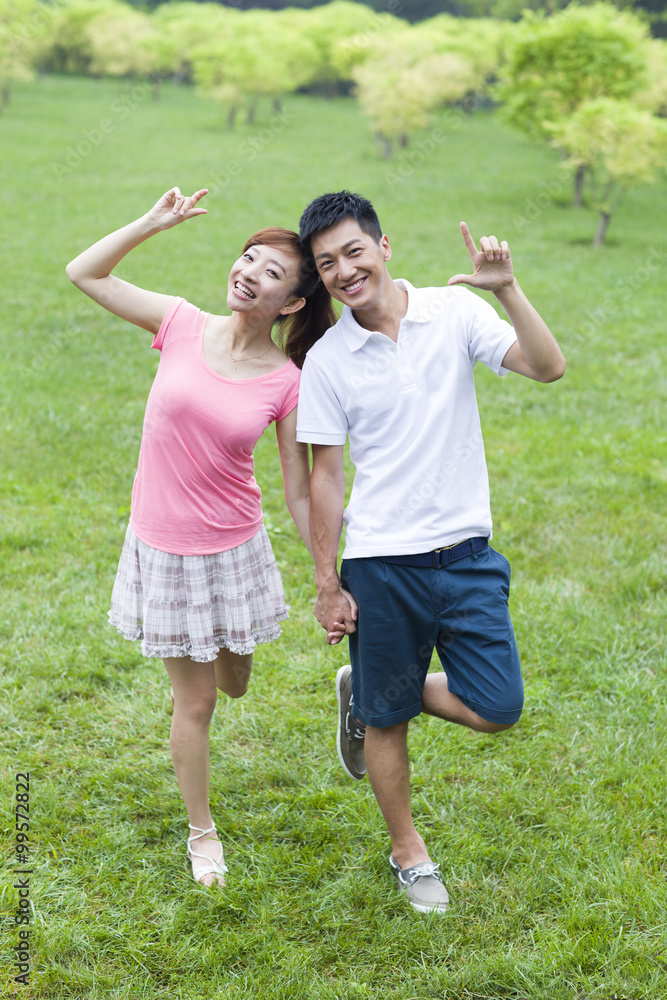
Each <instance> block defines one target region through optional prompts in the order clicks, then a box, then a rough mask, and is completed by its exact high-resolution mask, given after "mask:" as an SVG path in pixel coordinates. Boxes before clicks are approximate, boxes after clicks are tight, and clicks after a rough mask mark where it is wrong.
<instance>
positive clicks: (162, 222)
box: [146, 187, 208, 230]
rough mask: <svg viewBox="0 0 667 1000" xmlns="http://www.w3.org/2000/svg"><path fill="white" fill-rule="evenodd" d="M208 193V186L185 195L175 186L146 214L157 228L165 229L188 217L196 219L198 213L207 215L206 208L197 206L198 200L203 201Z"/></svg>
mask: <svg viewBox="0 0 667 1000" xmlns="http://www.w3.org/2000/svg"><path fill="white" fill-rule="evenodd" d="M206 194H208V188H202V189H201V190H200V191H195V193H194V194H191V195H183V194H181V191H180V188H177V187H173V188H172V189H171V190H170V191H167V192H166V194H163V195H162V197H161V198H160V200H159V201H157V202H156V203H155V205H154V206H153V208H151V210H150V212H148V213H147V214H146V219H147V220H148V221H149V222H150V223H151V225H152V226H153V227H154V228H155V229H158V230H165V229H171V228H172V226H177V225H178V224H179V222H185V220H186V219H194V218H195V216H197V215H206V214H207V213H206V209H205V208H197V202H199V201H201V199H202V198H203V197H204V195H206Z"/></svg>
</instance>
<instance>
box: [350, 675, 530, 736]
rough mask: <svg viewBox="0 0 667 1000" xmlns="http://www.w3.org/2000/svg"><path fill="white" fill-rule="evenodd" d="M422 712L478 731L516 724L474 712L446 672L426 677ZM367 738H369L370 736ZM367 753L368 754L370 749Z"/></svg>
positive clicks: (494, 729)
mask: <svg viewBox="0 0 667 1000" xmlns="http://www.w3.org/2000/svg"><path fill="white" fill-rule="evenodd" d="M422 712H426V714H427V715H435V716H436V717H437V718H438V719H446V720H447V722H456V723H458V725H460V726H467V727H468V729H474V730H475V732H477V733H499V732H500V731H501V730H502V729H511V728H512V726H513V725H514V723H513V722H508V723H502V722H489V721H488V720H487V719H483V718H482V717H481V715H478V714H477V713H476V712H473V710H472V709H471V708H468V707H467V706H466V705H464V704H463V702H462V701H461V699H460V698H458V697H457V696H456V695H455V694H452V692H451V691H450V690H449V687H448V684H447V677H446V675H445V674H429V675H428V677H427V678H426V681H425V683H424V691H423V693H422ZM366 739H367V740H368V736H367V737H366ZM366 753H367V754H368V751H366Z"/></svg>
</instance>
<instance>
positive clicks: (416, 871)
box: [401, 861, 442, 885]
mask: <svg viewBox="0 0 667 1000" xmlns="http://www.w3.org/2000/svg"><path fill="white" fill-rule="evenodd" d="M423 875H425V876H429V875H432V876H433V877H434V878H437V879H438V880H439V881H440V882H442V875H441V874H440V869H439V868H438V866H437V865H434V864H433V862H432V861H422V863H421V864H420V865H413V866H412V868H408V870H407V871H406V872H401V881H402V882H405V884H406V885H412V883H413V882H414V881H415V879H418V878H421V877H422V876H423ZM403 876H407V877H405V878H404V877H403Z"/></svg>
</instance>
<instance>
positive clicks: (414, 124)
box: [353, 25, 480, 155]
mask: <svg viewBox="0 0 667 1000" xmlns="http://www.w3.org/2000/svg"><path fill="white" fill-rule="evenodd" d="M443 37H444V36H442V35H439V36H436V35H434V34H433V33H432V32H429V31H428V30H427V29H425V28H422V27H421V26H419V25H418V26H416V27H414V28H408V29H404V30H403V31H401V32H400V33H398V32H397V33H393V34H390V35H384V36H382V37H381V38H378V39H377V40H376V42H375V44H374V46H373V54H372V56H370V57H368V58H367V59H366V60H365V61H364V62H363V64H361V65H359V66H357V67H356V69H355V70H354V71H353V75H354V80H355V83H356V85H357V86H356V95H357V98H358V100H359V105H360V107H361V110H362V111H363V112H364V114H365V115H367V116H368V118H369V119H370V121H371V124H372V126H373V129H374V131H375V132H376V134H377V135H378V136H379V137H381V138H382V139H383V140H384V142H385V154H386V155H390V153H391V150H392V146H393V143H394V142H396V141H400V142H401V144H402V145H406V143H407V141H408V140H409V138H410V136H411V135H413V134H414V133H416V132H418V131H421V130H423V129H426V128H428V126H429V125H430V123H431V120H432V113H433V111H434V109H435V108H437V107H438V106H439V105H441V104H445V103H453V102H454V101H458V100H461V99H462V98H463V97H465V96H466V94H469V93H470V92H472V91H473V90H474V89H475V87H476V86H477V85H478V84H479V82H480V81H479V75H478V74H477V73H476V72H475V69H474V68H473V66H472V65H471V63H470V62H468V61H467V60H466V59H465V58H464V57H463V56H462V55H459V54H458V53H457V52H456V51H454V49H453V48H452V49H451V50H449V51H447V50H444V46H443V44H442V41H443ZM439 42H440V44H438V43H439Z"/></svg>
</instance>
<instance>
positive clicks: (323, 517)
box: [310, 471, 345, 592]
mask: <svg viewBox="0 0 667 1000" xmlns="http://www.w3.org/2000/svg"><path fill="white" fill-rule="evenodd" d="M344 507H345V485H344V483H343V485H342V488H341V486H340V484H338V483H336V482H334V481H332V480H330V479H328V478H325V477H322V476H319V475H317V474H316V472H315V471H313V475H312V477H311V481H310V540H311V545H312V556H313V561H314V563H315V585H316V587H317V590H318V592H320V591H323V590H338V588H339V586H340V579H339V576H338V569H337V566H338V545H339V543H340V536H341V532H342V530H343V510H344Z"/></svg>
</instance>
